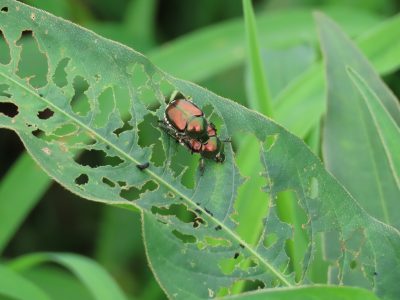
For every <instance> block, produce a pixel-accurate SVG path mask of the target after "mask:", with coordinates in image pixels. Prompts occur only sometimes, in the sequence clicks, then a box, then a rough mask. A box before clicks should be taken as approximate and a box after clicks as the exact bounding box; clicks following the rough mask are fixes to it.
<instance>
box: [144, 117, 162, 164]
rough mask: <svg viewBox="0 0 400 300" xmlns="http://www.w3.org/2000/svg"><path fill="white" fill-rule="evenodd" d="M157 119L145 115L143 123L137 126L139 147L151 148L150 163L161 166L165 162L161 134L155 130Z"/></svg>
mask: <svg viewBox="0 0 400 300" xmlns="http://www.w3.org/2000/svg"><path fill="white" fill-rule="evenodd" d="M157 123H158V118H157V117H155V116H153V115H151V114H147V115H146V116H145V117H144V120H143V122H141V123H140V124H139V125H138V130H139V145H140V146H141V147H149V146H152V147H153V152H152V155H151V158H150V161H151V162H152V164H154V165H155V166H162V165H163V163H164V161H165V153H164V148H163V147H162V144H161V141H160V139H159V138H160V136H161V133H160V131H159V130H157V129H156V127H157Z"/></svg>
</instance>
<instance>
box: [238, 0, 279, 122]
mask: <svg viewBox="0 0 400 300" xmlns="http://www.w3.org/2000/svg"><path fill="white" fill-rule="evenodd" d="M242 3H243V14H244V23H245V26H244V27H245V30H246V40H247V55H246V56H247V61H248V68H249V72H250V80H249V82H248V84H249V85H250V86H251V88H250V89H251V90H252V91H253V93H252V94H254V99H253V98H250V99H248V101H249V104H250V107H251V108H252V109H254V110H256V111H258V112H260V113H262V114H264V115H265V116H269V117H271V116H272V115H273V111H272V103H271V96H270V92H269V88H268V85H267V77H266V75H265V71H264V66H263V63H262V59H261V53H260V50H261V48H260V43H259V41H258V33H257V26H256V20H255V17H254V11H253V6H252V4H251V0H243V2H242Z"/></svg>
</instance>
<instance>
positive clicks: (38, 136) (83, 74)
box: [0, 0, 400, 298]
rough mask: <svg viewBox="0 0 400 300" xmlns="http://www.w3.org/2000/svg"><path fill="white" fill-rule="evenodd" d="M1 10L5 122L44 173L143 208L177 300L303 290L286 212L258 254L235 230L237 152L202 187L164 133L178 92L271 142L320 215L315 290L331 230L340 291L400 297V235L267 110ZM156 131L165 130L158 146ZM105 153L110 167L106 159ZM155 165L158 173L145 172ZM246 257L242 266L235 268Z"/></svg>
mask: <svg viewBox="0 0 400 300" xmlns="http://www.w3.org/2000/svg"><path fill="white" fill-rule="evenodd" d="M1 6H2V7H7V9H4V10H3V9H2V10H1V11H2V13H1V14H0V17H1V31H2V33H3V35H4V37H5V40H6V41H7V45H8V47H9V50H10V55H9V60H8V61H6V62H3V64H2V65H0V85H1V88H2V90H1V98H0V101H1V102H2V103H3V104H4V103H6V104H4V105H5V106H6V107H7V109H6V110H5V112H6V114H2V115H0V126H2V127H6V128H10V129H12V130H14V131H16V132H17V133H18V135H19V136H20V138H21V140H22V141H23V143H24V145H25V146H26V148H27V150H28V151H29V153H30V154H31V155H32V156H33V157H34V158H35V160H36V161H37V162H38V163H39V165H40V166H41V167H42V168H43V169H44V170H45V171H46V172H47V173H48V174H50V176H52V177H53V178H54V179H55V180H57V181H58V182H60V183H61V184H62V185H63V186H65V187H66V188H68V189H69V190H70V191H72V192H74V193H76V194H78V195H81V196H82V197H84V198H87V199H91V200H94V201H99V202H104V203H107V204H112V205H119V206H123V207H126V208H140V209H141V210H142V211H143V215H144V218H145V220H146V222H148V223H147V224H148V225H149V226H147V227H146V236H147V237H148V238H147V245H146V246H147V250H148V252H149V253H150V252H153V251H156V253H157V251H158V250H159V249H161V248H162V249H164V250H170V251H169V252H168V251H167V252H168V256H164V255H163V256H157V255H150V257H152V260H151V264H152V266H153V268H154V270H155V271H156V273H157V275H158V278H159V280H160V281H161V284H162V286H163V287H164V288H165V290H166V291H167V293H168V295H169V296H170V297H176V298H185V297H187V296H188V295H190V296H191V297H192V298H195V297H199V298H201V297H210V296H211V297H212V296H215V295H217V294H219V293H222V292H223V291H222V290H223V289H224V288H225V289H228V288H229V287H230V286H231V285H232V284H233V283H234V282H235V281H237V280H250V281H255V282H257V283H259V284H260V285H262V286H265V287H273V286H281V285H284V286H285V285H286V286H291V285H294V284H295V282H294V280H293V275H292V274H290V272H289V269H288V264H289V260H288V257H287V255H286V253H285V243H286V241H287V240H288V239H290V238H291V237H292V231H291V227H290V226H289V225H288V224H286V223H284V222H282V221H280V220H279V218H278V216H277V214H276V211H275V207H274V203H271V204H270V210H269V212H268V216H266V219H265V223H264V226H265V230H264V232H263V234H262V235H261V236H260V239H259V243H258V245H257V246H255V247H250V246H249V245H247V244H246V243H245V242H244V241H242V240H241V239H240V238H239V237H238V235H237V234H236V233H235V228H236V223H235V218H234V213H235V212H234V201H235V198H236V194H237V188H238V187H239V186H240V184H241V183H242V182H243V179H242V178H241V176H240V175H239V172H238V170H237V168H236V167H235V163H234V155H233V150H232V147H231V146H229V145H227V147H226V157H227V159H226V161H225V163H224V164H215V163H213V162H207V166H206V173H205V175H204V176H202V177H199V176H197V177H196V180H195V181H194V182H190V181H189V183H188V181H187V179H186V177H185V176H186V174H187V172H193V168H190V167H189V168H188V167H187V166H181V156H180V155H182V156H184V154H182V153H181V152H178V153H176V147H175V146H174V144H173V143H171V141H170V139H169V138H168V137H167V136H165V135H164V134H163V133H162V132H161V131H159V130H157V129H156V125H157V120H158V119H159V118H161V117H162V113H163V110H164V108H165V98H166V96H167V94H166V91H170V90H172V89H177V90H179V91H180V92H181V93H183V94H184V95H186V96H190V97H192V98H193V101H194V102H196V103H197V104H198V105H199V106H201V107H202V108H204V109H205V110H206V111H208V113H209V114H208V115H213V116H214V118H215V119H217V121H218V122H217V123H218V124H219V126H218V129H219V134H220V135H221V136H224V137H225V136H230V135H232V134H234V133H238V134H241V135H250V136H253V137H255V138H257V140H258V142H259V151H260V164H261V165H262V168H263V169H264V172H263V177H264V178H265V181H266V186H267V187H266V192H268V193H270V194H271V195H272V198H274V196H276V195H277V194H278V193H280V192H282V191H286V190H291V191H293V192H295V193H296V195H297V197H298V200H299V203H300V206H301V207H302V208H303V209H304V211H305V212H306V214H307V216H308V217H309V222H308V223H307V224H304V230H305V232H306V233H307V235H308V237H309V239H310V246H309V249H308V251H307V253H306V255H305V258H304V265H303V266H304V275H305V277H304V278H303V279H302V281H301V282H302V283H303V282H305V281H306V280H307V279H306V278H307V277H306V275H307V266H308V264H309V262H310V260H312V258H313V251H314V244H313V241H314V238H315V237H316V236H317V235H318V234H320V233H322V232H325V233H327V232H328V233H331V234H332V238H336V239H337V246H338V248H337V249H336V250H337V252H336V254H335V255H333V256H331V257H334V258H335V259H334V261H332V264H334V265H335V266H336V267H337V270H338V280H339V281H340V282H343V283H349V284H351V283H354V280H357V281H358V282H362V283H363V284H364V285H365V286H367V287H368V288H371V289H372V288H373V289H375V290H376V291H377V292H378V293H379V294H380V295H384V296H386V297H387V298H390V297H393V296H394V295H395V294H396V293H398V292H399V291H398V285H397V278H398V276H399V274H398V272H400V271H399V270H393V269H392V265H393V263H398V260H399V257H398V256H397V253H398V249H399V248H400V239H399V235H398V232H396V231H394V230H393V229H392V228H391V227H386V226H384V225H383V224H381V223H379V222H377V221H376V220H374V219H372V218H371V217H369V216H368V215H367V214H366V213H365V212H364V211H363V210H362V209H360V208H359V207H358V206H357V205H356V203H355V202H354V201H353V199H352V198H351V197H350V196H349V195H348V194H347V193H346V192H345V191H344V189H343V188H342V187H341V186H340V185H339V184H338V183H337V182H336V181H335V180H334V179H333V178H332V177H331V176H330V175H329V174H328V173H327V172H326V171H325V169H324V168H323V166H322V164H321V163H320V162H319V161H318V159H317V158H316V157H315V156H314V155H313V154H312V153H311V152H310V151H309V150H308V149H307V148H306V146H305V145H304V143H303V142H301V141H300V140H299V139H298V138H296V137H295V136H293V135H292V134H290V133H288V132H287V131H286V130H285V129H283V128H281V127H280V126H279V125H277V124H275V123H274V122H272V121H270V120H268V119H265V118H264V117H263V116H261V115H259V114H257V113H254V112H252V111H250V110H247V109H245V108H243V107H241V106H239V105H237V104H235V103H233V102H231V101H228V100H226V99H223V98H221V97H218V96H216V95H214V94H212V93H210V92H208V91H206V90H204V89H201V88H200V87H198V86H195V85H193V84H191V83H189V82H185V81H181V80H178V79H175V78H173V77H171V76H169V75H168V74H166V73H163V72H162V71H160V70H158V69H157V68H156V67H155V66H154V65H152V64H151V63H150V62H149V61H148V60H147V59H146V58H145V57H144V56H142V55H141V54H139V53H136V52H134V51H132V50H131V49H129V48H127V47H124V46H122V45H120V44H117V43H113V42H111V41H108V40H105V39H102V38H101V37H99V36H96V35H95V34H93V33H91V32H88V31H86V30H84V29H82V28H79V27H77V26H75V25H73V24H71V23H68V22H66V21H63V20H61V19H58V18H55V17H53V16H51V15H49V14H46V13H44V12H41V11H39V10H35V9H32V8H29V7H27V6H25V5H23V4H20V3H19V2H15V1H11V0H7V1H1ZM28 45H29V47H36V50H37V51H36V56H37V58H38V59H37V61H38V62H41V63H40V66H41V68H42V69H45V73H44V76H43V74H41V73H40V72H39V71H38V72H37V73H36V74H27V73H24V68H23V61H24V59H23V57H24V55H25V54H24V51H26V47H28ZM38 70H39V69H38ZM126 120H128V121H126ZM145 127H146V128H148V130H146V132H152V134H149V135H147V136H145V135H144V134H143V132H145V130H143V131H142V129H143V128H145ZM151 128H153V131H151ZM96 156H100V157H102V158H104V160H102V159H101V160H96V159H94V160H92V157H96ZM88 157H89V158H88ZM147 161H150V162H151V165H150V167H149V168H148V169H146V170H144V171H140V170H139V169H138V168H136V165H137V164H139V163H143V162H147ZM176 210H179V211H181V212H183V214H180V213H177V212H176ZM121 230H127V229H125V228H124V229H121ZM156 232H158V234H155V233H156ZM177 250H178V251H177ZM163 253H165V251H163ZM382 253H384V255H382ZM154 259H156V260H154ZM232 261H233V262H234V264H233V268H232V269H231V270H227V269H226V268H224V265H225V264H227V265H231V262H232ZM174 270H177V271H176V272H173V271H174ZM178 271H179V272H178ZM376 274H389V275H385V276H379V277H378V276H377V275H376Z"/></svg>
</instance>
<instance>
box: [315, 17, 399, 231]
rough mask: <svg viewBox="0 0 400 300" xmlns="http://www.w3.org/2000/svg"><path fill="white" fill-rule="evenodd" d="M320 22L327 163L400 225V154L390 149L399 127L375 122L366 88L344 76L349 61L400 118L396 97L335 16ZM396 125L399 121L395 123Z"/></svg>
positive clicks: (364, 200)
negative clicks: (396, 167) (388, 140)
mask: <svg viewBox="0 0 400 300" xmlns="http://www.w3.org/2000/svg"><path fill="white" fill-rule="evenodd" d="M317 22H318V27H319V30H320V35H321V44H322V49H323V52H324V56H325V61H326V74H327V75H326V76H327V83H328V108H327V116H326V121H325V128H324V144H323V151H324V160H325V162H326V165H327V168H328V169H329V170H330V171H331V172H332V173H333V175H335V176H336V178H338V180H339V181H340V182H341V183H342V184H343V185H344V186H345V187H346V188H347V189H348V190H349V192H350V193H351V194H352V195H353V196H354V197H355V198H356V199H357V200H358V201H359V203H360V204H361V205H362V206H363V207H364V208H365V209H366V210H367V211H368V212H369V213H370V214H371V215H373V216H375V217H376V218H378V219H379V220H381V221H383V222H385V223H387V224H390V225H393V226H395V227H396V228H400V209H397V208H399V201H398V199H400V188H399V179H398V173H397V174H396V172H394V169H393V167H394V165H398V164H399V163H400V160H399V156H398V155H396V156H393V157H391V156H388V151H396V150H398V149H399V144H398V143H399V138H398V137H399V136H398V127H397V137H396V135H393V132H394V131H393V130H394V129H393V128H392V129H391V133H389V132H385V133H383V132H382V130H383V128H379V127H380V126H379V125H378V124H377V123H379V122H380V121H383V120H382V119H381V118H380V120H379V121H378V120H376V116H374V115H371V111H370V109H369V107H368V106H366V105H365V103H364V100H362V99H363V94H364V95H365V92H363V93H360V91H359V90H358V89H357V87H355V86H354V85H353V83H352V82H351V81H350V80H348V79H347V80H346V77H347V73H346V66H350V67H351V68H352V69H354V70H355V71H356V72H357V73H358V74H363V78H364V79H365V85H367V86H369V87H370V89H371V90H372V91H373V93H375V94H376V95H379V103H382V105H383V106H384V109H385V110H387V112H389V115H388V116H386V118H389V119H392V118H393V119H394V120H396V121H397V122H400V106H399V103H398V100H397V99H396V98H395V97H394V95H393V93H392V92H391V91H390V90H389V89H388V88H387V87H386V85H385V84H384V83H383V81H382V80H381V79H380V78H379V76H378V75H377V74H376V72H375V71H374V70H373V68H372V67H371V66H370V64H369V63H368V61H367V60H366V58H364V56H363V55H362V54H361V53H360V52H359V51H358V50H357V49H356V47H355V46H354V45H353V44H352V43H351V41H350V40H349V39H348V38H347V37H346V36H345V35H344V34H343V33H342V32H341V31H340V29H339V28H338V27H337V26H336V25H335V24H334V23H333V22H332V21H330V20H329V19H327V18H326V17H324V16H323V15H318V16H317ZM353 79H354V76H353ZM365 85H364V86H365ZM358 86H359V84H358ZM364 89H365V87H364ZM364 97H365V96H364ZM372 100H373V99H371V97H369V99H368V100H367V101H368V102H369V103H370V102H371V101H372ZM370 105H372V103H371V104H370ZM381 109H383V108H381ZM386 122H394V121H393V120H392V121H390V120H389V121H386ZM383 126H384V125H383ZM392 126H395V127H396V126H397V125H395V123H394V124H393V125H392ZM382 135H385V136H386V135H389V136H388V137H387V138H389V137H390V138H393V139H394V142H393V143H395V144H397V145H394V144H392V145H391V146H392V147H393V148H392V147H391V148H392V149H387V143H385V141H383V140H382V137H381V136H382ZM397 153H398V152H397Z"/></svg>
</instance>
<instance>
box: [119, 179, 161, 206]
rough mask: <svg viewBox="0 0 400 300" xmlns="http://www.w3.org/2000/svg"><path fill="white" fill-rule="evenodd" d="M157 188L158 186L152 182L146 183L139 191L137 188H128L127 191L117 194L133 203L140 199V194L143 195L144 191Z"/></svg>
mask: <svg viewBox="0 0 400 300" xmlns="http://www.w3.org/2000/svg"><path fill="white" fill-rule="evenodd" d="M157 188H158V184H157V183H156V182H155V181H153V180H150V181H147V182H146V183H145V184H144V185H143V186H142V188H141V189H138V188H137V187H134V186H133V187H130V188H129V189H123V190H121V192H120V193H119V195H120V196H121V197H122V198H124V199H126V200H129V201H134V200H137V199H139V198H140V194H143V193H145V192H146V191H154V190H156V189H157Z"/></svg>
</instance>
